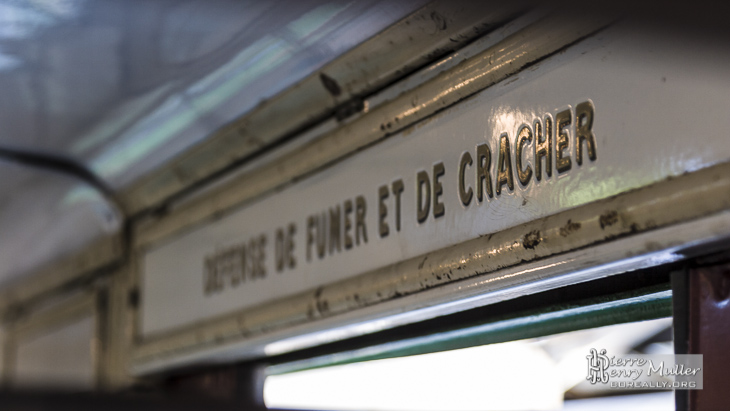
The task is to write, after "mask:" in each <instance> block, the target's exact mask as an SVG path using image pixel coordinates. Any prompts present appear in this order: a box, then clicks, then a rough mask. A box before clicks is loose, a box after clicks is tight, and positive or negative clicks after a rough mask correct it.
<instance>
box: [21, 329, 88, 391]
mask: <svg viewBox="0 0 730 411" xmlns="http://www.w3.org/2000/svg"><path fill="white" fill-rule="evenodd" d="M93 339H94V317H93V316H89V317H84V318H82V319H79V320H77V321H74V322H72V323H69V324H68V325H64V326H63V327H59V328H57V329H53V330H51V331H49V332H48V333H46V334H43V335H41V336H37V337H35V338H32V339H28V340H20V341H19V342H18V348H17V358H16V366H15V367H16V368H15V376H14V379H13V385H14V386H18V387H46V388H48V387H52V388H68V389H74V390H77V389H82V390H91V389H93V388H94V381H95V374H94V366H93V357H92V356H93V352H92V343H93Z"/></svg>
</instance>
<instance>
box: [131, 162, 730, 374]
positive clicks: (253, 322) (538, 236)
mask: <svg viewBox="0 0 730 411" xmlns="http://www.w3.org/2000/svg"><path fill="white" fill-rule="evenodd" d="M697 199H702V201H697ZM727 236H730V163H723V164H721V165H716V166H713V167H709V168H706V169H703V170H700V171H697V172H693V173H690V174H685V175H682V176H680V177H674V178H668V179H666V180H664V181H661V182H658V183H656V184H653V185H650V186H647V187H643V188H639V189H635V190H633V191H629V192H626V193H622V194H620V195H617V196H614V197H610V198H607V199H603V200H599V201H596V202H594V203H591V204H587V205H585V206H581V207H578V208H575V209H572V210H567V211H563V212H560V213H558V214H555V215H552V216H549V217H545V218H541V219H538V220H536V221H533V222H530V223H527V224H523V225H521V226H517V227H514V228H511V229H507V230H504V231H501V232H498V233H494V234H490V235H486V236H482V237H480V238H476V239H473V240H470V241H466V242H464V243H461V244H458V245H455V246H451V247H447V248H444V249H441V250H438V251H435V252H431V253H427V254H425V255H422V256H419V257H416V258H412V259H409V260H405V261H402V262H399V263H397V264H393V265H390V266H387V267H383V268H381V269H377V270H373V271H370V272H367V273H364V274H361V275H358V276H356V277H352V278H349V279H345V280H342V281H339V282H336V283H333V284H330V285H327V286H323V287H319V288H317V289H316V290H311V291H309V292H305V293H301V294H298V295H295V296H292V297H288V298H284V299H281V300H277V301H273V302H271V303H266V304H262V305H260V306H257V307H253V308H250V309H246V310H243V311H240V312H237V313H234V314H231V315H227V316H223V317H220V318H218V319H214V320H209V321H206V322H204V323H199V324H194V325H192V326H189V327H186V328H185V329H180V330H178V331H176V332H171V333H168V334H166V335H160V336H158V337H156V338H148V339H147V340H146V341H143V342H142V343H141V344H139V345H138V346H137V347H136V348H135V350H134V352H133V360H132V364H131V367H132V368H131V369H132V372H133V373H136V374H138V375H142V374H147V373H152V372H159V371H161V370H163V369H169V368H171V367H175V366H182V365H188V364H190V363H195V362H197V361H214V360H215V359H216V358H219V357H220V356H224V357H225V358H227V359H228V360H230V358H231V356H236V357H239V358H245V357H248V358H251V357H261V356H265V355H274V354H281V353H284V352H289V351H293V350H296V349H301V348H305V347H307V346H313V345H317V344H321V343H325V342H330V341H334V340H337V339H342V338H347V337H351V336H355V335H361V334H365V333H368V332H374V331H380V330H382V329H385V328H389V327H393V326H396V325H399V324H403V323H406V322H408V321H413V318H414V316H416V315H418V310H421V309H424V308H428V307H433V306H435V305H438V304H441V305H442V306H444V307H447V308H443V307H442V308H439V309H437V310H436V311H435V312H434V311H432V312H430V313H427V315H430V316H431V317H434V316H438V315H444V313H448V312H449V311H450V310H451V311H450V312H455V311H459V310H463V309H468V308H473V307H474V306H479V305H486V304H490V303H493V302H496V301H499V300H504V299H508V298H514V297H516V296H518V295H525V294H529V293H534V292H537V291H539V290H541V289H549V288H555V287H558V286H561V285H565V284H569V283H575V282H580V281H587V280H590V279H592V278H598V277H601V276H607V275H611V274H617V273H620V272H622V271H625V270H627V269H636V268H642V267H648V266H652V265H659V264H662V263H666V262H669V261H676V260H679V259H682V258H684V257H683V256H682V255H681V248H685V247H691V246H696V244H698V243H702V242H703V241H709V240H716V239H717V238H723V237H727ZM614 244H618V245H614ZM622 262H623V263H624V264H623V265H622V264H621V263H622ZM595 267H598V269H593V268H595ZM546 287H547V288H546ZM441 290H443V291H441ZM431 291H433V293H432V294H431V297H419V295H428V294H427V293H429V292H431ZM497 291H501V292H502V293H501V294H499V293H497V294H495V292H497ZM439 293H441V294H440V295H439ZM490 294H493V295H490ZM409 297H413V298H412V299H411V300H403V299H404V298H409ZM459 300H461V301H459ZM455 301H456V302H458V304H453V303H454V302H455ZM449 304H450V305H449ZM408 314H412V315H411V316H410V317H408ZM388 316H391V317H399V316H400V317H402V318H400V319H395V320H384V319H385V318H386V317H388ZM317 332H318V333H317Z"/></svg>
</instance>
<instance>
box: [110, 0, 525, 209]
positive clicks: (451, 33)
mask: <svg viewBox="0 0 730 411" xmlns="http://www.w3.org/2000/svg"><path fill="white" fill-rule="evenodd" d="M524 7H525V6H524V5H523V4H521V3H520V2H517V3H511V4H509V5H504V4H496V3H493V2H470V1H462V0H457V1H436V2H433V3H430V4H429V5H427V6H425V7H424V8H422V9H421V10H419V11H417V12H416V13H414V14H412V15H411V16H408V17H407V18H405V19H403V20H402V21H400V22H398V23H397V24H395V25H393V26H391V27H390V28H388V29H386V30H384V31H383V32H381V33H379V34H378V35H377V36H375V37H373V38H372V39H370V40H367V41H365V42H363V43H362V44H360V45H358V46H357V47H356V48H354V49H353V50H351V51H350V52H348V53H345V54H343V55H342V56H340V57H339V58H337V59H336V60H334V61H333V62H332V63H330V64H328V65H326V66H324V67H322V68H321V69H319V70H316V72H314V73H312V74H311V75H309V76H308V77H306V78H305V79H304V80H302V81H301V82H299V83H297V84H296V85H295V86H294V87H291V88H290V89H288V90H286V91H285V92H283V93H281V94H279V95H277V96H276V97H273V98H271V99H270V100H267V101H265V102H263V103H262V104H260V105H259V106H257V107H256V109H255V110H253V111H251V112H250V113H248V114H246V115H245V116H244V117H242V118H240V119H238V120H236V121H234V122H233V123H231V124H230V125H228V126H226V127H224V128H223V129H221V130H220V131H218V132H217V133H216V134H215V135H213V136H211V137H209V138H208V139H207V140H206V141H205V142H203V143H201V144H200V146H198V147H193V148H192V149H190V150H188V151H186V152H184V153H183V154H182V155H180V156H178V157H176V158H175V159H173V160H172V161H170V163H169V164H167V165H166V166H165V167H164V168H161V169H159V171H154V172H152V173H150V175H148V176H145V177H144V178H142V179H140V181H139V182H136V183H134V184H132V185H130V186H129V187H126V188H125V189H124V192H123V193H122V194H121V198H122V200H123V202H124V203H125V205H126V208H128V209H129V210H130V212H131V213H135V212H138V211H140V210H142V209H145V208H148V207H154V206H158V205H159V204H160V203H161V202H162V201H163V200H165V199H167V198H168V197H170V196H171V195H173V194H176V193H178V192H179V191H181V190H183V189H185V188H188V187H190V186H191V185H193V184H195V183H198V182H200V181H201V180H202V179H204V178H206V177H209V176H210V175H212V174H214V173H216V172H218V171H220V170H222V169H223V168H225V167H226V166H229V165H231V164H232V163H235V162H236V161H237V160H239V159H242V158H245V157H246V156H249V155H251V154H253V153H255V152H257V151H260V150H261V149H262V148H265V147H267V146H270V145H272V144H273V143H275V142H277V141H278V140H281V139H282V138H284V137H286V136H287V135H289V134H291V133H293V132H296V131H299V130H301V129H302V128H303V127H305V126H308V125H312V124H314V123H315V122H317V121H320V120H322V119H324V118H325V117H326V116H329V115H331V113H332V111H333V110H334V109H335V108H337V107H339V106H340V105H342V104H343V103H345V102H347V101H349V100H351V99H353V98H360V97H363V96H366V95H368V94H369V93H372V92H373V91H375V90H378V89H379V88H382V87H383V86H385V85H387V84H389V83H391V82H393V81H394V80H396V79H398V78H400V77H403V76H404V75H406V74H408V73H410V72H412V71H413V70H415V69H417V68H419V67H420V66H422V65H424V64H427V63H429V62H431V61H433V60H435V59H436V58H438V57H440V56H441V55H443V54H446V53H448V52H449V51H453V50H456V49H458V48H459V47H461V46H463V45H464V44H465V43H468V42H469V41H470V40H472V39H474V38H475V37H478V36H479V35H482V34H484V33H486V32H488V31H489V30H490V29H493V28H494V27H495V26H496V25H498V24H499V23H502V22H504V21H505V20H508V19H509V18H511V17H512V16H514V15H516V14H517V12H519V11H521V9H523V8H524Z"/></svg>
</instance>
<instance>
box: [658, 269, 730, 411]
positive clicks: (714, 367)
mask: <svg viewBox="0 0 730 411" xmlns="http://www.w3.org/2000/svg"><path fill="white" fill-rule="evenodd" d="M683 277H684V279H682V278H677V280H676V281H675V280H674V278H673V279H672V280H673V285H672V288H673V291H674V292H675V293H676V294H675V297H674V298H675V301H676V302H675V350H676V351H677V353H683V350H685V352H686V353H688V354H702V355H703V356H704V361H703V363H704V381H703V384H704V389H702V390H690V391H684V394H682V393H681V391H677V401H678V402H677V409H678V410H684V409H689V410H693V411H694V410H698V411H703V410H718V409H725V408H727V403H728V394H727V386H728V381H730V348H729V347H730V263H723V264H719V265H713V266H709V267H696V268H692V269H690V270H689V272H688V273H687V274H685V275H683ZM675 285H676V287H675ZM683 300H684V301H683ZM683 327H684V328H683ZM683 396H685V398H683ZM680 407H683V408H680Z"/></svg>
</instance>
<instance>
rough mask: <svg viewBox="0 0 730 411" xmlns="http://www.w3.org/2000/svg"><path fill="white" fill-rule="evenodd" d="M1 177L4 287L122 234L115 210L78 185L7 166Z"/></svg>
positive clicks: (2, 165)
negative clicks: (48, 265) (97, 243)
mask: <svg viewBox="0 0 730 411" xmlns="http://www.w3.org/2000/svg"><path fill="white" fill-rule="evenodd" d="M0 175H2V178H0V288H4V287H5V286H7V285H9V284H11V283H13V282H15V281H16V280H18V279H19V278H21V277H22V276H24V275H25V274H27V273H30V272H35V271H37V270H38V269H40V268H41V267H44V266H45V265H47V264H50V263H51V262H55V261H57V260H59V259H63V258H65V257H69V256H71V255H73V254H75V253H77V252H79V251H80V250H81V249H82V248H84V247H86V246H88V245H89V244H91V243H93V242H98V241H100V240H103V239H107V238H109V237H112V236H115V235H120V233H121V227H122V216H121V214H120V213H119V211H118V210H117V208H116V207H115V206H114V205H113V204H112V203H110V202H109V201H108V200H107V199H106V198H104V197H103V196H102V195H101V194H100V193H99V191H98V190H96V189H95V188H93V187H92V186H90V185H88V184H86V183H84V182H82V181H80V180H77V179H75V178H72V177H68V176H66V175H63V174H57V173H52V172H49V171H45V170H39V169H34V168H28V167H24V166H20V165H17V164H13V163H8V162H4V161H0Z"/></svg>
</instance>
